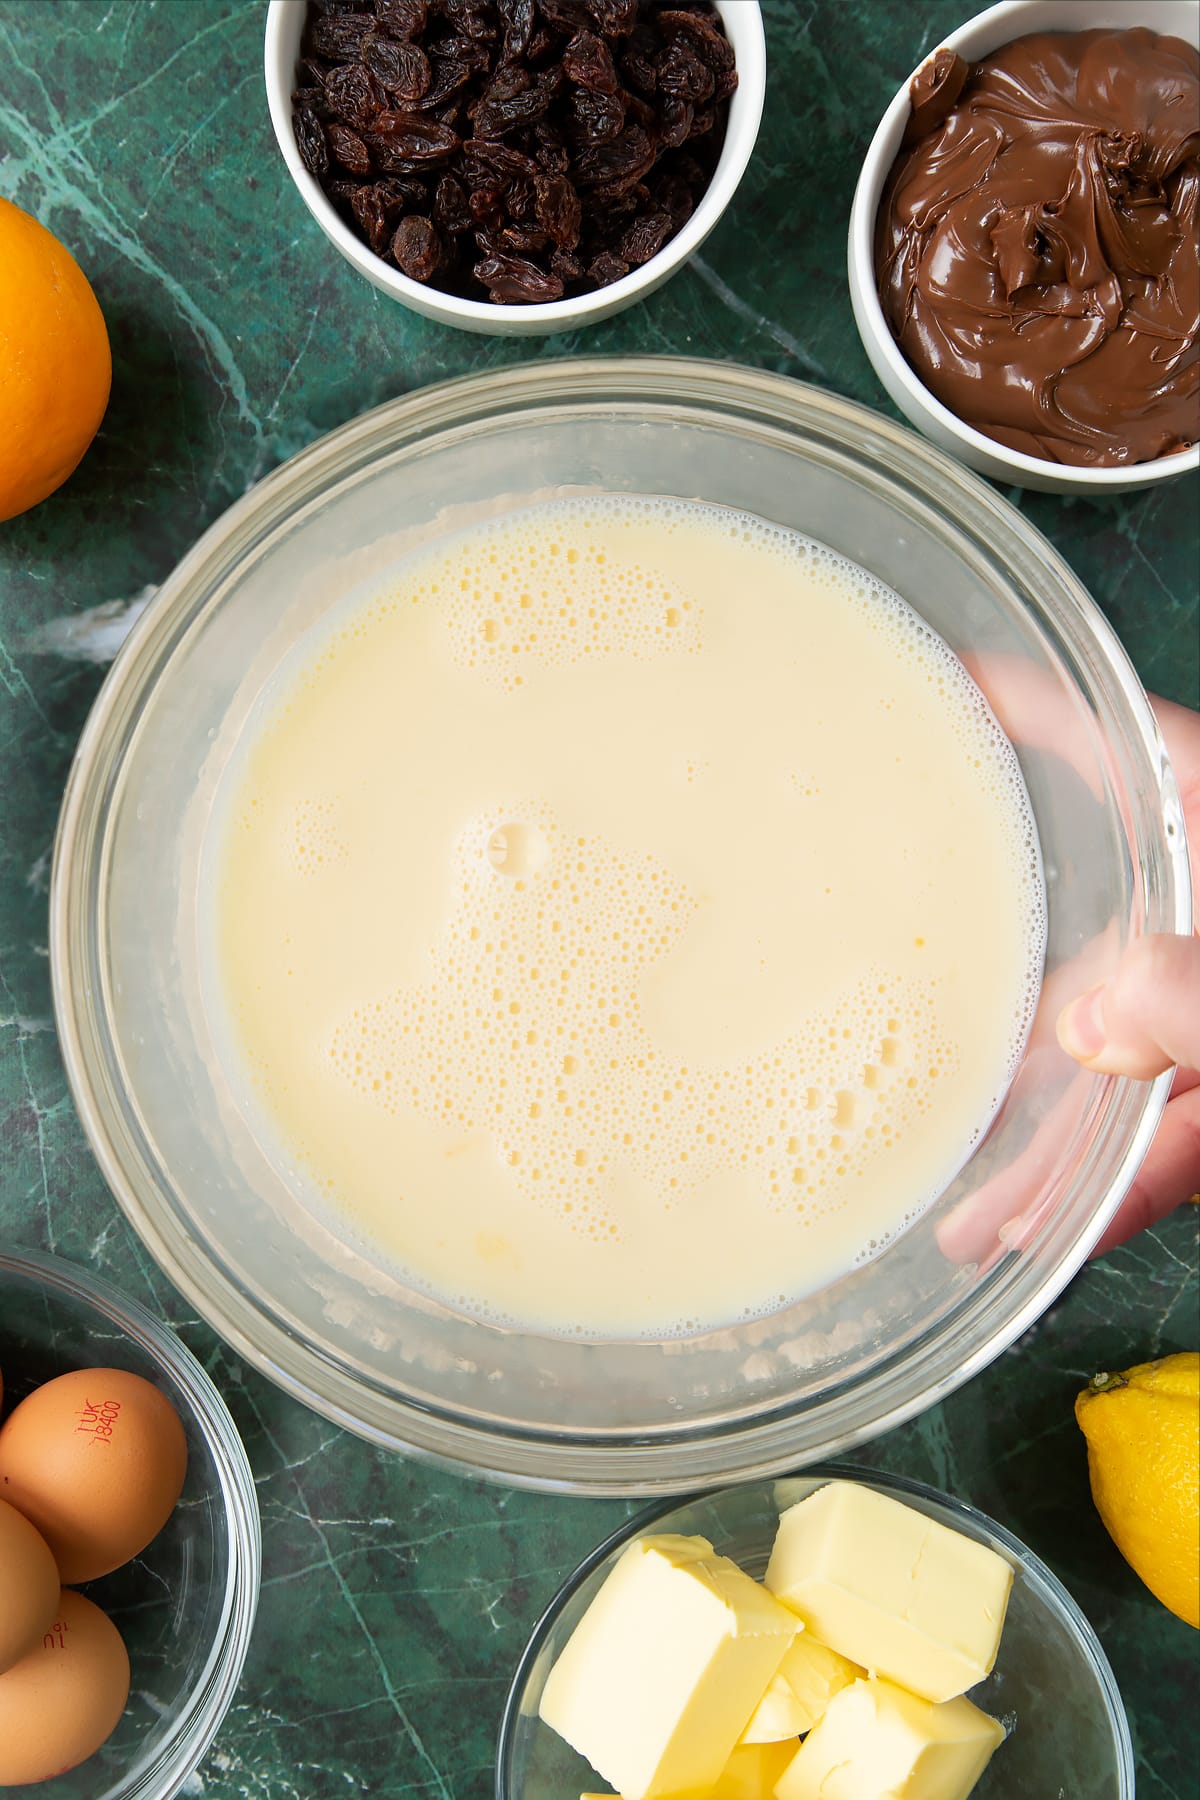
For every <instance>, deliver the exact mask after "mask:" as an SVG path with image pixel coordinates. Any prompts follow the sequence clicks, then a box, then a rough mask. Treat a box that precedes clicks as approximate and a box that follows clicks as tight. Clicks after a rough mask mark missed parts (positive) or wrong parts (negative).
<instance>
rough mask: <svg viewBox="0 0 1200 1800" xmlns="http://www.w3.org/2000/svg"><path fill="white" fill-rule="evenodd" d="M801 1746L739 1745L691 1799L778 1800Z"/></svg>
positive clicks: (593, 1798) (602, 1799)
mask: <svg viewBox="0 0 1200 1800" xmlns="http://www.w3.org/2000/svg"><path fill="white" fill-rule="evenodd" d="M798 1747H799V1742H798V1740H797V1739H796V1738H793V1739H791V1741H790V1742H789V1743H785V1744H739V1746H738V1748H737V1749H736V1750H735V1751H734V1752H733V1755H732V1756H731V1757H730V1758H729V1761H728V1762H727V1763H726V1764H725V1767H724V1768H723V1769H722V1770H721V1773H720V1774H719V1775H718V1776H717V1779H716V1782H715V1783H714V1785H713V1786H712V1787H710V1788H705V1790H704V1793H703V1795H696V1796H689V1800H774V1797H775V1783H776V1782H777V1781H778V1780H779V1777H780V1776H781V1775H782V1774H783V1771H784V1770H785V1769H786V1768H787V1766H788V1764H789V1763H790V1762H791V1760H792V1758H793V1756H794V1755H795V1754H796V1751H797V1749H798ZM579 1800H613V1795H612V1794H580V1796H579Z"/></svg>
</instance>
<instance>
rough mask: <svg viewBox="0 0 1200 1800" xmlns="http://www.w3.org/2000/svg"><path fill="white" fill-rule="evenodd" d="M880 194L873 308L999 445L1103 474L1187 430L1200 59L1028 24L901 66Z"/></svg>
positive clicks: (1198, 404) (1143, 34) (1199, 269)
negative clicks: (977, 45)
mask: <svg viewBox="0 0 1200 1800" xmlns="http://www.w3.org/2000/svg"><path fill="white" fill-rule="evenodd" d="M909 91H910V97H911V100H912V109H913V110H912V117H911V119H910V122H909V127H908V133H907V134H906V138H905V145H904V147H903V148H902V149H901V152H900V155H899V157H898V158H897V160H896V163H895V164H894V166H893V168H892V171H891V174H890V175H889V177H888V181H887V184H886V186H885V189H884V194H883V199H882V201H881V203H880V208H879V216H878V220H877V222H876V235H875V267H876V276H877V280H878V283H879V298H880V301H881V303H882V305H883V310H884V315H885V317H886V318H887V321H888V324H889V326H890V327H891V330H892V332H893V334H894V336H895V338H896V340H897V342H898V343H899V345H900V348H901V350H902V351H903V353H904V355H905V357H906V358H907V360H908V362H909V363H910V364H911V366H912V368H913V369H914V371H915V372H916V374H917V375H918V376H919V377H920V379H921V380H922V381H923V382H924V383H925V385H926V386H927V387H928V388H929V389H930V391H931V392H932V393H933V394H935V395H936V396H937V398H938V399H939V400H941V401H942V403H943V404H944V405H945V406H947V407H949V408H950V410H951V411H952V412H954V413H956V414H957V415H958V417H959V418H961V419H963V420H964V421H965V422H966V423H967V424H969V425H973V426H974V427H975V428H976V429H977V430H978V431H982V432H984V433H986V435H987V436H988V437H991V438H995V439H996V440H997V441H998V442H999V443H1001V444H1005V445H1007V446H1008V447H1009V448H1010V449H1013V450H1019V451H1024V452H1025V453H1026V454H1027V455H1030V456H1039V457H1044V458H1047V459H1049V460H1050V461H1052V462H1060V463H1077V464H1091V465H1094V466H1097V467H1100V466H1111V465H1120V464H1127V463H1139V462H1149V461H1152V460H1153V459H1154V458H1155V457H1159V456H1169V455H1170V454H1171V453H1172V452H1173V451H1177V450H1183V449H1186V448H1188V447H1189V446H1190V445H1191V444H1193V443H1195V442H1196V441H1197V438H1198V437H1200V342H1198V339H1200V252H1198V247H1197V210H1196V209H1197V199H1198V196H1200V162H1198V151H1200V54H1198V53H1197V51H1196V50H1194V49H1193V48H1192V47H1191V46H1190V45H1188V44H1185V43H1184V42H1182V40H1181V39H1179V38H1173V37H1162V36H1159V35H1158V34H1156V33H1155V32H1151V31H1148V30H1146V29H1145V28H1144V27H1141V26H1138V27H1136V28H1135V29H1133V30H1129V31H1079V32H1058V33H1039V34H1035V35H1033V36H1030V37H1023V38H1019V39H1017V40H1016V42H1014V43H1011V44H1006V45H1005V46H1004V47H1003V49H1001V50H998V51H996V52H995V53H994V54H993V55H991V56H989V57H987V58H986V59H985V60H984V61H982V62H979V63H974V64H971V65H968V64H966V63H965V62H964V61H963V59H962V57H960V56H958V55H956V54H955V53H954V52H953V51H950V50H939V51H938V52H937V54H936V55H935V56H933V57H931V58H930V59H929V61H927V62H926V63H925V64H924V66H923V67H922V68H921V69H920V70H919V71H918V73H917V74H916V75H915V76H914V77H913V80H912V83H911V86H910V90H909Z"/></svg>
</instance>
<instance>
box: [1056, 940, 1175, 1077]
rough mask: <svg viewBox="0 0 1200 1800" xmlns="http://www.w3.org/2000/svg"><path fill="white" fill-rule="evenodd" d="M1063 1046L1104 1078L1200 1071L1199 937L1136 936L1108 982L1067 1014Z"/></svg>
mask: <svg viewBox="0 0 1200 1800" xmlns="http://www.w3.org/2000/svg"><path fill="white" fill-rule="evenodd" d="M1058 1041H1059V1043H1060V1044H1061V1045H1062V1047H1063V1049H1064V1050H1065V1051H1066V1052H1067V1053H1068V1055H1070V1056H1073V1057H1074V1058H1075V1060H1076V1062H1081V1063H1082V1064H1083V1065H1084V1067H1085V1068H1088V1069H1094V1070H1095V1071H1096V1072H1097V1073H1098V1074H1101V1075H1132V1076H1133V1077H1134V1078H1135V1079H1136V1080H1139V1081H1148V1080H1149V1079H1150V1078H1151V1077H1152V1076H1154V1075H1161V1074H1162V1072H1163V1070H1164V1069H1169V1068H1170V1067H1171V1065H1172V1063H1179V1064H1180V1065H1181V1066H1182V1067H1183V1068H1185V1069H1194V1068H1197V1067H1200V938H1196V937H1172V936H1162V937H1144V938H1138V939H1137V940H1136V941H1135V942H1134V943H1132V944H1130V946H1129V948H1128V949H1127V950H1126V951H1125V952H1124V954H1123V955H1122V957H1121V960H1120V962H1119V963H1118V964H1117V967H1116V970H1115V972H1114V973H1113V974H1112V975H1110V976H1109V978H1108V980H1107V981H1105V982H1102V983H1101V985H1100V986H1099V987H1094V988H1091V989H1090V990H1089V991H1088V992H1087V993H1086V994H1081V995H1080V996H1079V998H1078V999H1077V1000H1073V1001H1072V1002H1071V1004H1070V1005H1069V1006H1065V1007H1064V1008H1063V1010H1062V1012H1061V1013H1060V1014H1059V1015H1058Z"/></svg>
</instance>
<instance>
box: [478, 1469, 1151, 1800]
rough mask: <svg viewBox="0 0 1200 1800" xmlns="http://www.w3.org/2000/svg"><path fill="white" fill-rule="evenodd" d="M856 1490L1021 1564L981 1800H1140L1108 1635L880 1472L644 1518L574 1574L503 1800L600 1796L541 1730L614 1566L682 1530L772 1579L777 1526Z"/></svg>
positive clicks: (551, 1620)
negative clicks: (562, 1657)
mask: <svg viewBox="0 0 1200 1800" xmlns="http://www.w3.org/2000/svg"><path fill="white" fill-rule="evenodd" d="M835 1479H836V1480H839V1481H858V1482H862V1483H864V1484H865V1485H866V1486H868V1487H872V1488H875V1489H877V1490H878V1491H879V1492H880V1493H882V1494H888V1495H890V1496H891V1497H892V1498H893V1499H896V1500H902V1501H903V1502H904V1503H905V1505H906V1506H913V1507H916V1509H917V1511H918V1512H923V1513H927V1514H928V1515H929V1517H930V1518H931V1519H937V1520H938V1521H939V1523H941V1524H943V1525H948V1526H950V1528H951V1529H952V1530H954V1531H961V1532H965V1534H966V1535H967V1536H968V1537H971V1538H974V1539H975V1540H976V1542H977V1543H980V1544H986V1545H987V1546H988V1548H989V1549H991V1550H995V1551H996V1552H997V1554H998V1555H1000V1556H1003V1557H1004V1558H1005V1560H1006V1561H1007V1562H1009V1563H1011V1565H1012V1568H1013V1587H1012V1594H1011V1597H1010V1599H1009V1603H1008V1612H1007V1614H1006V1615H1005V1621H1004V1632H1003V1635H1002V1637H1001V1639H1000V1651H999V1655H998V1656H997V1658H996V1666H995V1668H994V1669H993V1670H992V1672H991V1674H990V1675H989V1676H988V1678H987V1680H986V1681H982V1682H980V1683H979V1685H978V1686H977V1687H973V1688H972V1689H971V1692H970V1698H971V1700H972V1701H974V1703H975V1705H976V1706H979V1707H982V1709H983V1711H984V1712H986V1713H990V1714H991V1715H992V1717H993V1718H996V1719H999V1720H1000V1721H1001V1723H1002V1724H1003V1725H1005V1726H1006V1727H1007V1729H1008V1737H1007V1739H1006V1741H1005V1742H1004V1743H1003V1744H1001V1745H1000V1746H999V1748H998V1749H997V1751H996V1753H995V1755H994V1756H993V1758H992V1760H991V1762H990V1763H989V1764H988V1767H987V1769H986V1770H985V1771H984V1773H983V1776H982V1777H981V1779H980V1781H979V1783H978V1785H977V1786H976V1787H975V1788H974V1789H973V1790H972V1795H971V1800H1029V1796H1032V1795H1035V1794H1036V1795H1039V1796H1041V1797H1042V1800H1049V1796H1050V1795H1054V1794H1057V1795H1060V1796H1061V1795H1065V1794H1070V1796H1071V1800H1132V1796H1133V1791H1134V1762H1133V1746H1132V1744H1131V1742H1130V1737H1129V1726H1128V1723H1127V1722H1126V1718H1125V1710H1124V1708H1123V1706H1122V1705H1121V1696H1120V1693H1119V1691H1118V1689H1117V1684H1116V1682H1115V1680H1114V1679H1113V1672H1112V1670H1111V1669H1110V1668H1109V1666H1108V1661H1107V1659H1106V1658H1105V1655H1104V1652H1103V1650H1102V1649H1101V1648H1100V1645H1099V1643H1098V1642H1097V1639H1096V1634H1095V1633H1094V1631H1093V1630H1092V1628H1091V1626H1090V1625H1089V1624H1088V1622H1087V1620H1086V1619H1085V1618H1084V1616H1083V1614H1082V1613H1081V1612H1080V1610H1079V1608H1078V1607H1077V1606H1076V1604H1075V1602H1074V1601H1073V1600H1072V1598H1071V1596H1070V1594H1068V1592H1067V1590H1066V1589H1065V1588H1064V1587H1063V1585H1062V1583H1061V1582H1059V1581H1058V1580H1057V1579H1056V1578H1055V1577H1054V1576H1053V1575H1052V1574H1051V1573H1050V1570H1049V1569H1048V1568H1047V1567H1046V1566H1045V1564H1044V1563H1041V1562H1039V1561H1038V1559H1037V1557H1036V1556H1034V1554H1033V1552H1032V1551H1031V1550H1027V1549H1026V1547H1025V1545H1024V1544H1022V1543H1021V1542H1019V1540H1018V1539H1017V1538H1015V1537H1013V1536H1012V1535H1011V1534H1010V1533H1009V1532H1007V1531H1005V1530H1004V1529H1003V1527H1002V1526H1000V1525H996V1524H994V1523H993V1521H992V1520H991V1519H989V1518H986V1517H985V1516H984V1514H983V1513H980V1512H976V1511H975V1509H974V1508H973V1507H970V1506H967V1505H965V1504H964V1503H963V1501H961V1500H955V1499H953V1498H952V1496H951V1495H949V1494H942V1493H939V1492H938V1491H937V1489H936V1488H930V1487H925V1486H924V1484H923V1483H921V1482H919V1481H906V1480H905V1479H904V1478H903V1477H902V1476H899V1475H884V1474H881V1473H880V1472H879V1471H878V1470H876V1469H858V1468H854V1467H851V1466H849V1465H839V1464H836V1463H833V1464H829V1465H827V1466H825V1467H821V1468H813V1469H808V1470H806V1471H805V1473H804V1474H803V1475H801V1476H793V1477H791V1478H789V1479H785V1480H782V1481H768V1482H759V1483H753V1484H751V1485H749V1486H746V1487H732V1488H726V1489H724V1490H722V1491H720V1492H718V1493H715V1494H708V1495H702V1496H701V1497H700V1498H698V1499H692V1500H688V1501H686V1502H684V1503H683V1504H682V1505H680V1504H678V1503H672V1504H669V1505H666V1506H662V1505H660V1506H655V1507H652V1508H650V1509H649V1510H647V1511H646V1512H643V1513H639V1514H638V1516H637V1517H636V1518H633V1519H630V1520H629V1521H628V1523H627V1524H625V1525H623V1526H622V1527H621V1529H620V1530H619V1531H617V1532H615V1533H614V1534H613V1536H612V1537H610V1538H608V1539H606V1541H605V1542H604V1543H603V1544H600V1545H599V1546H598V1547H597V1548H596V1549H595V1550H593V1551H592V1553H591V1555H590V1556H588V1557H586V1558H585V1559H584V1561H583V1562H582V1563H580V1565H579V1567H578V1568H577V1569H576V1570H575V1572H574V1573H573V1574H572V1575H571V1576H569V1577H568V1579H567V1580H566V1581H565V1582H564V1583H563V1585H562V1587H561V1588H560V1589H559V1591H558V1593H557V1594H556V1595H555V1597H554V1599H553V1600H552V1601H551V1602H550V1605H549V1606H548V1607H547V1608H546V1611H545V1612H544V1613H543V1615H542V1617H541V1619H539V1621H538V1623H537V1625H536V1626H535V1628H534V1632H533V1635H532V1637H531V1638H530V1640H529V1643H528V1645H527V1646H526V1649H525V1654H524V1655H523V1656H522V1658H521V1662H520V1665H519V1667H518V1669H517V1672H516V1675H515V1676H514V1678H513V1684H512V1687H511V1689H510V1690H509V1695H508V1703H507V1705H506V1706H505V1709H504V1717H503V1719H502V1721H501V1725H500V1739H499V1746H498V1750H497V1755H496V1800H561V1796H562V1795H564V1794H579V1793H583V1792H586V1791H588V1790H589V1789H591V1788H594V1787H595V1776H594V1773H593V1771H592V1770H591V1769H590V1768H589V1766H588V1764H587V1763H586V1762H585V1761H584V1760H583V1758H582V1757H580V1756H578V1755H577V1754H576V1753H575V1751H574V1750H572V1749H571V1747H570V1745H569V1744H566V1743H564V1742H563V1740H562V1739H561V1738H560V1737H559V1736H558V1735H557V1733H556V1732H553V1731H551V1730H550V1729H549V1727H548V1726H546V1725H543V1724H542V1722H541V1720H540V1719H539V1718H538V1704H539V1702H540V1700H541V1697H542V1689H543V1688H544V1687H545V1685H546V1678H547V1676H548V1675H549V1673H550V1670H551V1669H552V1668H553V1666H554V1664H555V1662H556V1661H557V1659H558V1656H559V1654H560V1653H561V1651H562V1649H563V1647H564V1645H565V1644H566V1642H567V1639H568V1638H569V1637H570V1635H571V1633H572V1632H573V1631H574V1629H575V1627H576V1625H577V1624H578V1623H579V1620H580V1619H581V1618H582V1617H583V1614H584V1612H585V1611H586V1610H587V1607H588V1606H589V1604H590V1603H591V1600H592V1598H593V1596H594V1595H595V1593H596V1591H597V1589H598V1588H599V1587H600V1585H601V1583H602V1582H603V1580H604V1578H605V1576H606V1575H607V1574H608V1571H609V1570H610V1569H611V1567H612V1565H613V1563H614V1562H615V1561H616V1560H617V1558H618V1556H619V1555H620V1554H621V1552H622V1550H624V1548H625V1546H626V1545H627V1544H628V1543H630V1542H631V1541H632V1540H633V1539H634V1538H640V1537H645V1536H647V1535H648V1534H649V1533H651V1532H662V1531H668V1532H678V1533H679V1534H680V1535H681V1536H684V1537H690V1536H692V1535H694V1534H698V1535H699V1536H701V1537H706V1538H708V1540H709V1542H710V1543H711V1544H712V1545H713V1547H714V1549H716V1550H717V1551H718V1552H719V1553H720V1554H721V1555H722V1556H730V1557H732V1558H733V1560H734V1561H735V1562H737V1563H740V1564H741V1566H742V1567H743V1568H744V1569H745V1570H746V1571H747V1573H748V1574H750V1575H753V1576H754V1577H755V1579H756V1580H761V1578H762V1575H763V1573H764V1571H765V1570H766V1566H767V1559H768V1557H769V1556H770V1553H771V1545H772V1544H773V1542H774V1540H775V1528H776V1526H777V1524H778V1523H779V1515H780V1513H781V1512H783V1511H784V1510H785V1509H786V1508H787V1507H789V1506H793V1505H795V1503H796V1502H797V1501H798V1500H803V1499H805V1498H807V1496H808V1495H809V1494H811V1493H812V1492H813V1491H814V1490H815V1489H816V1488H819V1487H821V1486H822V1485H823V1484H824V1483H825V1482H827V1481H832V1480H835Z"/></svg>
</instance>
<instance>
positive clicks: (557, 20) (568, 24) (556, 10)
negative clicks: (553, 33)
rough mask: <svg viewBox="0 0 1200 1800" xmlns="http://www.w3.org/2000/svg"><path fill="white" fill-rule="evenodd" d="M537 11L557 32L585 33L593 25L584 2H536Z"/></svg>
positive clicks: (539, 0) (562, 0)
mask: <svg viewBox="0 0 1200 1800" xmlns="http://www.w3.org/2000/svg"><path fill="white" fill-rule="evenodd" d="M537 6H538V11H539V12H540V13H541V15H542V17H543V18H544V19H545V20H546V23H547V24H548V25H553V26H554V27H555V28H556V29H557V30H559V31H568V32H576V31H587V30H588V29H589V27H590V26H591V25H593V24H594V23H595V19H594V15H593V14H592V12H591V11H590V9H589V8H588V7H587V6H586V5H585V3H584V0H537Z"/></svg>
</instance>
